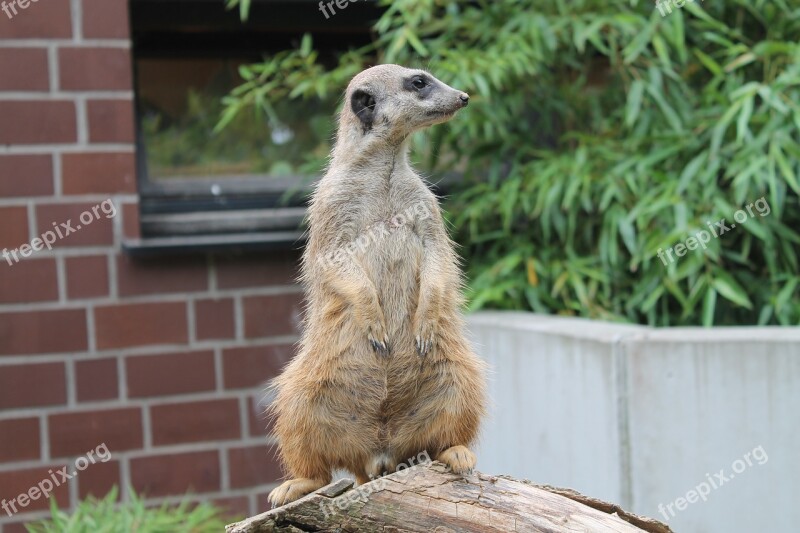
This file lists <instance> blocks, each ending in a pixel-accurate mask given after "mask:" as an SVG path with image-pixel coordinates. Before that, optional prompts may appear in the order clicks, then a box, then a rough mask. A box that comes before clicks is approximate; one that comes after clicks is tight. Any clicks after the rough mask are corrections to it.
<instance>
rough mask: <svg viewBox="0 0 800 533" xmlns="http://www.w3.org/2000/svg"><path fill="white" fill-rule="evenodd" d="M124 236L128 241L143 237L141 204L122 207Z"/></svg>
mask: <svg viewBox="0 0 800 533" xmlns="http://www.w3.org/2000/svg"><path fill="white" fill-rule="evenodd" d="M122 235H123V236H124V237H125V238H126V239H139V238H141V236H142V232H141V228H140V225H139V204H138V203H135V204H129V203H126V204H123V205H122Z"/></svg>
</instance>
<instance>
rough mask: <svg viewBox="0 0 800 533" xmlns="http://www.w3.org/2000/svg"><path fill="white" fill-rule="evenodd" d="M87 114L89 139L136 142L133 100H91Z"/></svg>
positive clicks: (110, 141) (92, 140) (96, 141)
mask: <svg viewBox="0 0 800 533" xmlns="http://www.w3.org/2000/svg"><path fill="white" fill-rule="evenodd" d="M104 1H107V0H104ZM87 114H88V116H89V141H91V142H93V143H103V142H107V143H132V142H134V137H135V135H134V126H133V101H131V100H89V102H88V103H87Z"/></svg>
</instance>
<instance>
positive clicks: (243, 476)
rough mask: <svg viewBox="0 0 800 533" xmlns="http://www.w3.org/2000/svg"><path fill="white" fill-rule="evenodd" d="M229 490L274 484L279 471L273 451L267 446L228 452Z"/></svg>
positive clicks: (234, 449)
mask: <svg viewBox="0 0 800 533" xmlns="http://www.w3.org/2000/svg"><path fill="white" fill-rule="evenodd" d="M228 468H229V469H230V476H231V479H230V482H231V488H234V489H240V488H245V487H256V486H258V485H267V484H269V483H275V482H276V481H278V480H279V479H280V478H281V469H280V466H279V464H278V462H277V461H276V460H275V450H274V449H273V448H271V447H269V446H248V447H246V448H233V449H231V450H228Z"/></svg>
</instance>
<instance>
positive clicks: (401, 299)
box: [362, 226, 422, 349]
mask: <svg viewBox="0 0 800 533" xmlns="http://www.w3.org/2000/svg"><path fill="white" fill-rule="evenodd" d="M421 259H422V242H421V241H420V239H419V237H418V236H417V235H416V234H415V233H414V232H413V231H412V229H411V228H410V227H407V226H400V227H394V228H393V227H391V226H390V227H389V228H388V230H384V233H383V236H382V238H381V239H379V240H376V241H375V242H374V243H373V246H371V247H368V248H367V249H366V250H365V251H364V253H363V256H362V261H363V262H364V263H365V264H367V265H368V268H367V269H366V270H367V272H369V273H370V275H371V278H372V279H371V281H372V283H373V284H374V286H375V289H376V291H377V293H378V298H379V300H380V305H381V308H382V309H383V313H384V317H385V319H386V327H387V329H388V332H389V338H390V342H391V343H392V344H393V345H397V348H398V349H400V348H401V345H402V346H403V347H405V344H406V343H407V341H409V339H410V335H411V321H412V319H413V315H414V311H415V309H416V305H417V301H418V299H419V269H420V263H421ZM397 343H400V344H397Z"/></svg>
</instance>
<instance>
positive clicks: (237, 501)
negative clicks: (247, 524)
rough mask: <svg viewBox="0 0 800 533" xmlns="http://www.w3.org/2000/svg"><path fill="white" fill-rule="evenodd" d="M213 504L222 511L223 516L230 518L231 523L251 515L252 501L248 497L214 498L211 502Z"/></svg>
mask: <svg viewBox="0 0 800 533" xmlns="http://www.w3.org/2000/svg"><path fill="white" fill-rule="evenodd" d="M211 504H212V505H214V507H216V508H218V509H221V510H222V513H223V515H224V516H226V517H228V521H229V522H238V521H239V520H242V519H244V518H246V517H248V516H250V514H251V513H250V500H249V499H248V498H247V496H238V497H231V498H214V499H213V500H211Z"/></svg>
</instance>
